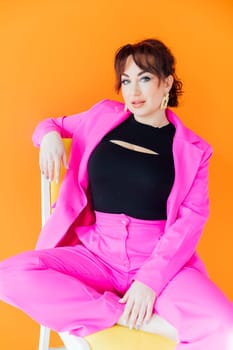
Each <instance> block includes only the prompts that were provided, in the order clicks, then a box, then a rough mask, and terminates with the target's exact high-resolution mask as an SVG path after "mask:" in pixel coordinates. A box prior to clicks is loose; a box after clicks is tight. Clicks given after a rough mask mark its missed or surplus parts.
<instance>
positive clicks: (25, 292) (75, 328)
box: [0, 246, 123, 336]
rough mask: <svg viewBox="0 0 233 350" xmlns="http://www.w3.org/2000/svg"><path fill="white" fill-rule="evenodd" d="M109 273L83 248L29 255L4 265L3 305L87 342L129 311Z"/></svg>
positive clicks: (0, 272) (0, 281) (0, 276)
mask: <svg viewBox="0 0 233 350" xmlns="http://www.w3.org/2000/svg"><path fill="white" fill-rule="evenodd" d="M109 273H110V271H107V270H106V268H105V266H104V265H103V264H101V262H100V261H99V260H98V259H96V258H95V256H94V255H93V254H92V253H90V252H89V251H87V250H86V249H85V247H82V246H76V247H62V248H53V249H48V250H40V251H32V252H26V253H23V254H20V255H17V256H15V257H12V258H9V259H7V260H6V261H4V262H2V263H0V300H3V301H5V302H7V303H9V304H12V305H14V306H16V307H18V308H19V309H21V310H23V311H24V312H25V313H27V314H28V315H29V316H31V317H32V318H33V319H35V320H36V321H37V322H39V323H41V324H43V325H45V326H47V327H49V328H51V329H54V330H56V331H70V332H71V333H72V334H76V335H79V336H85V335H87V334H90V333H93V332H96V331H98V330H100V329H103V328H107V327H110V326H112V325H113V324H115V323H116V321H117V320H118V318H119V317H120V315H121V313H122V311H123V306H122V305H121V304H120V303H119V302H118V300H119V296H118V295H117V293H116V291H115V290H114V288H113V286H112V283H111V278H110V275H109Z"/></svg>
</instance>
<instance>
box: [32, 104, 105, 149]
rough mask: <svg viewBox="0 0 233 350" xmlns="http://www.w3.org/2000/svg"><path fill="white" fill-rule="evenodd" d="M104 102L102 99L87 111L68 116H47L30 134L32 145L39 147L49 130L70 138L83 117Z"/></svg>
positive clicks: (94, 110) (96, 109)
mask: <svg viewBox="0 0 233 350" xmlns="http://www.w3.org/2000/svg"><path fill="white" fill-rule="evenodd" d="M105 102H106V100H102V101H100V102H98V103H96V104H95V105H94V106H93V107H91V108H90V109H88V110H87V111H84V112H81V113H78V114H73V115H71V116H68V117H67V116H64V117H60V118H48V119H45V120H43V121H42V122H40V123H39V124H38V125H37V127H36V128H35V130H34V133H33V135H32V141H33V144H34V146H36V147H40V144H41V141H42V139H43V137H44V136H45V135H46V134H48V133H49V132H51V131H55V132H57V133H58V134H59V135H60V136H61V138H72V137H73V134H74V133H75V131H76V130H77V128H78V127H79V124H80V122H81V121H82V120H83V118H87V117H88V116H90V115H92V114H93V113H96V112H98V110H99V109H101V108H102V105H103V104H104V103H105Z"/></svg>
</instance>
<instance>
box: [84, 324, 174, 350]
mask: <svg viewBox="0 0 233 350" xmlns="http://www.w3.org/2000/svg"><path fill="white" fill-rule="evenodd" d="M85 339H86V340H87V341H88V343H89V344H90V346H91V348H92V349H94V350H110V349H111V350H144V349H145V350H156V349H158V350H174V349H175V346H176V344H175V342H173V341H172V340H170V339H167V338H164V337H162V336H160V335H157V334H152V333H147V332H143V331H137V330H135V329H132V330H130V329H129V328H127V327H123V326H119V325H115V326H113V327H111V328H108V329H105V330H103V331H100V332H97V333H94V334H91V335H89V336H87V337H85Z"/></svg>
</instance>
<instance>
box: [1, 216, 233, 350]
mask: <svg viewBox="0 0 233 350" xmlns="http://www.w3.org/2000/svg"><path fill="white" fill-rule="evenodd" d="M164 226H165V221H151V220H150V221H147V220H140V219H135V218H131V217H129V216H127V215H125V214H105V213H100V212H96V223H95V224H94V225H92V226H85V227H81V228H78V229H77V234H78V235H79V238H80V240H81V241H82V244H79V245H77V246H73V247H58V248H52V249H46V250H37V251H29V252H26V253H22V254H19V255H17V256H15V257H12V258H9V259H7V260H5V261H3V262H1V263H0V300H3V301H5V302H7V303H9V304H11V305H14V306H16V307H18V308H20V309H21V310H23V311H24V312H26V313H27V314H28V315H30V316H31V317H32V318H33V319H35V320H36V321H37V322H39V323H41V324H43V325H45V326H47V327H49V328H51V329H53V330H55V331H59V332H64V331H69V332H70V333H71V334H74V335H78V336H85V335H88V334H91V333H94V332H97V331H99V330H101V329H104V328H107V327H111V326H112V325H114V324H115V323H116V322H117V321H118V319H119V318H120V316H121V314H122V312H123V309H124V305H122V304H120V303H119V299H120V297H121V296H122V295H123V294H124V293H125V292H126V290H127V289H128V288H129V286H130V284H131V283H132V281H133V279H134V276H135V273H136V272H137V271H138V269H139V268H140V266H141V265H142V264H143V262H144V261H145V260H146V259H147V258H148V257H149V256H150V254H151V252H152V250H153V248H154V247H155V245H156V243H157V242H158V240H159V237H160V236H161V234H162V233H163V230H164ZM154 312H155V313H157V314H159V315H160V316H161V317H162V318H164V319H166V320H167V321H168V322H169V323H170V324H172V325H173V326H174V327H175V328H176V329H177V331H178V334H179V344H178V345H177V348H176V349H177V350H204V349H206V350H232V349H233V344H232V343H233V305H232V303H231V302H230V301H229V300H227V298H226V297H225V296H224V294H223V293H222V292H221V291H220V290H219V289H218V288H217V287H216V286H215V285H214V283H213V282H211V281H210V279H209V278H208V277H207V275H206V273H205V272H204V271H199V270H198V269H197V268H194V267H193V266H192V265H187V266H185V267H184V268H183V269H182V270H181V271H180V272H179V273H178V274H177V275H176V276H175V277H174V278H173V279H172V280H171V281H170V283H169V284H168V285H167V286H166V287H165V288H164V290H163V291H162V293H161V294H160V295H159V296H158V297H157V299H156V302H155V306H154Z"/></svg>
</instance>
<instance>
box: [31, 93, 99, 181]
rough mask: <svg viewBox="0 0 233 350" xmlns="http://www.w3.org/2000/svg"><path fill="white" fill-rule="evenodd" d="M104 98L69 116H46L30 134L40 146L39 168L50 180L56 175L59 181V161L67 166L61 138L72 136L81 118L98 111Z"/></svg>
mask: <svg viewBox="0 0 233 350" xmlns="http://www.w3.org/2000/svg"><path fill="white" fill-rule="evenodd" d="M105 101H106V100H103V101H101V102H99V103H97V104H95V105H94V106H93V107H92V108H91V109H89V110H87V111H85V112H82V113H79V114H74V115H72V116H69V117H60V118H48V119H45V120H43V121H42V122H40V123H39V124H38V125H37V127H36V129H35V131H34V133H33V136H32V140H33V143H34V145H35V146H36V147H40V169H41V172H42V174H44V175H45V176H46V177H47V178H48V179H49V180H50V181H52V180H53V179H54V176H56V181H57V182H58V181H59V177H60V168H61V163H63V165H64V167H65V168H67V160H66V152H65V147H64V144H63V141H62V138H72V137H73V135H74V133H75V132H76V131H77V129H78V127H79V126H80V123H81V122H82V120H83V118H87V117H88V116H91V115H93V114H94V113H98V112H99V109H101V108H102V105H103V104H104V103H105Z"/></svg>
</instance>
